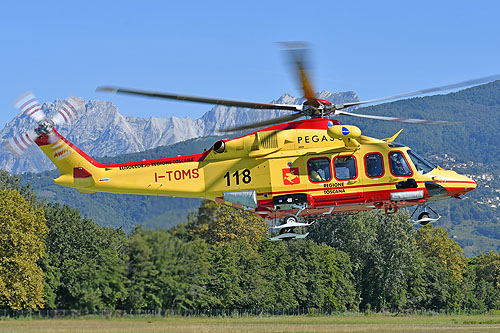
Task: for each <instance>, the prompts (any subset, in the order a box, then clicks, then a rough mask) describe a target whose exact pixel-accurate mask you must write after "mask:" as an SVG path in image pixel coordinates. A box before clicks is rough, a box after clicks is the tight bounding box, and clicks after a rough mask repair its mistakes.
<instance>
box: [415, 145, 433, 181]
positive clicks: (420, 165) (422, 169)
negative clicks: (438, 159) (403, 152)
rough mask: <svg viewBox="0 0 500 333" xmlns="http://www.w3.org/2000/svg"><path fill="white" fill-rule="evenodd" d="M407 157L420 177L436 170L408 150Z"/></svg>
mask: <svg viewBox="0 0 500 333" xmlns="http://www.w3.org/2000/svg"><path fill="white" fill-rule="evenodd" d="M408 156H410V159H411V161H412V162H413V165H415V169H417V172H418V173H419V174H421V175H423V174H426V173H428V172H430V171H432V170H434V169H435V168H436V167H435V166H434V165H432V164H431V163H429V162H427V161H426V160H424V159H423V158H422V157H421V156H420V155H418V154H417V153H415V152H413V151H411V150H408Z"/></svg>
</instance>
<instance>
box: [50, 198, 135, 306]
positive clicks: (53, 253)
mask: <svg viewBox="0 0 500 333" xmlns="http://www.w3.org/2000/svg"><path fill="white" fill-rule="evenodd" d="M44 210H45V216H46V218H47V224H48V226H49V228H50V233H49V235H48V237H47V242H46V248H47V255H46V256H45V257H44V258H43V261H42V263H43V268H44V271H45V272H47V279H46V284H45V290H46V294H47V300H48V302H47V305H48V306H49V307H52V308H66V309H68V308H70V309H73V308H76V309H89V310H96V309H105V308H107V309H109V308H114V307H115V306H116V305H117V304H118V303H119V302H120V300H123V299H125V297H126V294H127V290H126V288H125V264H124V261H125V254H124V249H123V247H124V245H125V242H126V238H125V233H124V232H123V231H121V230H120V229H117V230H115V229H109V228H102V227H99V226H98V225H97V224H96V223H95V222H93V221H92V220H90V219H87V218H83V217H82V216H81V214H80V212H79V211H78V210H75V209H72V208H69V207H68V206H60V205H59V204H48V205H46V206H45V209H44Z"/></svg>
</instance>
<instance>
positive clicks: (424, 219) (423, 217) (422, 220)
mask: <svg viewBox="0 0 500 333" xmlns="http://www.w3.org/2000/svg"><path fill="white" fill-rule="evenodd" d="M419 208H420V206H418V207H417V208H415V210H414V211H413V213H412V214H411V216H410V220H411V219H412V217H413V215H415V213H416V212H417V210H418V209H419ZM427 209H429V210H430V211H432V213H434V215H433V216H434V217H431V214H430V213H429V212H428V211H427ZM440 218H441V215H439V214H438V213H437V212H436V211H435V210H434V209H432V208H431V207H430V206H429V205H427V204H424V205H423V211H422V212H421V213H420V214H418V218H417V220H411V221H412V222H413V224H420V225H427V224H429V223H434V222H436V221H437V220H439V219H440Z"/></svg>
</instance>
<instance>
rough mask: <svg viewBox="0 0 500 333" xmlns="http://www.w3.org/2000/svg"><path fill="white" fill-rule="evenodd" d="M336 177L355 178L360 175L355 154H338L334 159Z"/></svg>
mask: <svg viewBox="0 0 500 333" xmlns="http://www.w3.org/2000/svg"><path fill="white" fill-rule="evenodd" d="M333 165H334V166H335V178H336V179H337V180H348V179H354V178H356V177H357V176H358V171H357V168H356V158H355V157H354V156H351V155H349V156H337V157H335V160H333Z"/></svg>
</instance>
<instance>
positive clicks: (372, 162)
mask: <svg viewBox="0 0 500 333" xmlns="http://www.w3.org/2000/svg"><path fill="white" fill-rule="evenodd" d="M365 170H366V175H367V176H368V177H370V178H377V177H382V176H383V175H384V161H383V158H382V155H381V154H380V153H369V154H366V155H365Z"/></svg>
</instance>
